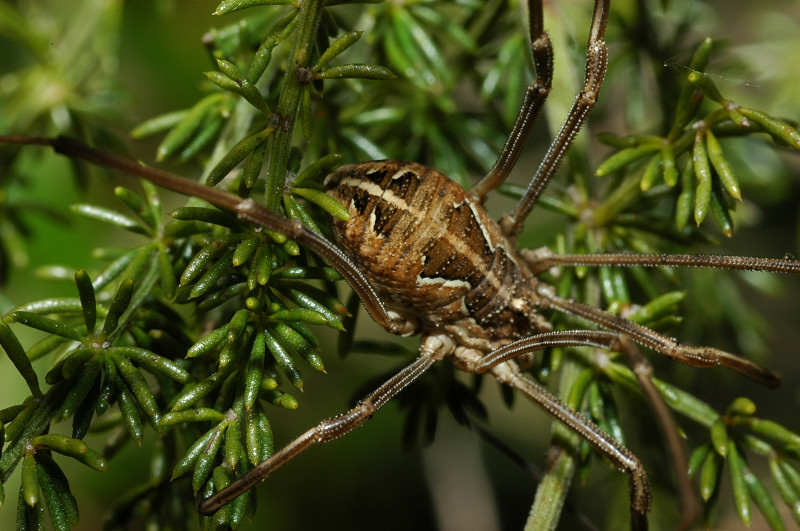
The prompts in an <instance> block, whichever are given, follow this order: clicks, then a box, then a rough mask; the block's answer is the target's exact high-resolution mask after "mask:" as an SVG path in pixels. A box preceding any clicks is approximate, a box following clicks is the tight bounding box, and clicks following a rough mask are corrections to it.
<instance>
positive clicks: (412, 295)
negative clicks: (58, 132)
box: [0, 0, 800, 529]
mask: <svg viewBox="0 0 800 531" xmlns="http://www.w3.org/2000/svg"><path fill="white" fill-rule="evenodd" d="M609 2H610V0H596V1H595V7H594V12H593V15H592V24H591V30H590V35H589V43H588V51H587V59H586V74H585V82H584V87H583V90H582V91H581V92H580V93H579V94H578V96H577V98H576V101H575V103H574V105H573V107H572V109H571V110H570V112H569V115H568V116H567V119H566V121H565V122H564V124H563V126H562V128H561V131H560V133H559V134H558V135H557V137H556V138H555V139H554V140H553V141H552V143H551V146H550V148H549V149H548V151H547V153H546V155H545V157H544V159H543V161H542V162H541V164H540V165H539V168H538V170H537V172H536V174H535V175H534V177H533V179H532V180H531V183H530V185H529V186H528V189H527V191H526V192H525V194H524V196H523V197H522V199H521V200H520V201H519V203H518V204H517V205H516V208H515V209H514V210H513V211H512V212H511V213H510V214H507V215H505V216H504V217H503V218H501V219H500V221H499V223H496V222H494V221H493V220H492V219H491V218H489V216H488V214H486V212H485V211H484V209H483V207H482V206H481V204H482V203H483V201H484V200H485V198H486V196H487V194H488V193H489V192H491V191H492V190H493V189H494V188H496V187H497V186H498V185H499V184H500V183H502V182H503V181H504V180H505V179H506V177H507V176H508V174H509V172H510V171H511V169H512V168H513V167H514V165H515V163H516V161H517V159H518V157H519V155H520V153H521V151H522V148H523V146H524V144H525V141H526V140H527V138H528V135H529V133H530V131H531V129H532V126H533V123H534V121H535V120H536V117H537V116H538V115H539V113H540V112H541V110H542V107H543V105H544V102H545V99H546V97H547V94H548V92H549V91H550V87H551V80H552V71H553V54H552V47H551V44H550V40H549V38H548V36H547V34H546V33H545V32H544V30H543V13H542V1H541V0H529V28H530V35H531V51H532V56H533V62H534V66H535V70H536V76H537V77H536V79H535V80H534V81H533V82H532V83H531V84H530V86H529V87H528V90H527V92H526V94H525V97H524V100H523V103H522V107H521V109H520V112H519V115H518V117H517V120H516V122H515V124H514V127H513V129H512V131H511V133H510V135H509V137H508V140H507V141H506V144H505V146H504V147H503V150H502V152H501V154H500V156H499V159H498V161H497V162H496V163H495V165H494V167H493V168H492V170H491V171H490V172H489V174H488V175H487V176H486V177H485V178H484V179H483V180H481V181H480V182H479V183H478V184H477V185H476V186H474V187H473V188H472V189H471V190H470V191H469V193H467V192H465V191H464V190H463V189H462V188H461V187H460V186H458V185H457V184H455V183H454V182H453V181H451V180H449V179H448V178H446V177H444V176H443V175H442V174H440V173H438V172H436V171H435V170H432V169H430V168H426V167H424V166H421V165H418V164H415V163H405V162H397V161H378V162H368V163H364V164H360V165H347V166H344V167H342V168H340V169H339V170H337V171H336V172H335V173H333V174H332V175H330V176H328V178H327V180H326V188H327V190H328V193H329V194H331V195H333V196H334V197H336V198H337V199H339V200H340V201H341V202H342V203H343V204H345V206H349V210H350V214H351V219H350V220H349V221H347V222H334V234H335V237H336V240H337V243H338V245H339V247H337V246H336V245H334V244H332V243H331V242H329V241H328V240H326V239H325V238H324V237H322V236H320V235H319V234H317V233H315V232H313V231H311V230H309V229H308V228H306V227H305V226H303V225H302V224H301V223H300V222H298V221H294V220H290V219H287V218H285V217H283V216H281V215H280V214H277V213H274V212H270V211H267V210H266V209H264V208H263V207H262V206H260V205H258V204H257V203H255V202H254V201H253V200H251V199H245V200H242V199H241V198H239V197H237V196H235V195H232V194H228V193H225V192H222V191H220V190H217V189H213V188H208V187H206V186H203V185H200V184H197V183H195V182H193V181H189V180H186V179H184V178H182V177H179V176H176V175H173V174H170V173H167V172H163V171H161V170H158V169H152V168H146V167H144V166H142V165H140V164H139V163H137V162H134V161H131V160H128V159H124V158H120V157H117V156H114V155H109V154H106V153H103V152H101V151H98V150H95V149H93V148H90V147H88V146H86V145H84V144H82V143H80V142H77V141H75V140H72V139H69V138H64V137H59V138H52V139H51V138H29V137H10V136H3V137H0V141H3V142H9V143H21V144H39V145H49V146H51V147H53V148H54V149H55V151H57V152H59V153H63V154H65V155H67V156H70V157H76V158H82V159H85V160H87V161H90V162H93V163H96V164H99V165H103V166H106V167H110V168H114V169H117V170H120V171H123V172H126V173H129V174H132V175H135V176H139V177H141V178H144V179H147V180H149V181H151V182H153V183H155V184H158V185H160V186H163V187H165V188H169V189H171V190H174V191H176V192H180V193H183V194H186V195H190V196H195V197H198V198H202V199H205V200H206V201H208V202H209V203H212V204H214V205H216V206H217V207H219V208H222V209H225V210H229V211H232V212H235V213H236V214H237V216H238V217H239V218H240V219H242V220H245V221H248V222H251V223H254V224H256V225H259V226H262V227H266V228H269V229H271V230H275V231H278V232H282V233H284V234H286V236H288V237H290V238H292V239H295V240H296V241H298V242H299V243H301V244H303V245H304V246H305V247H307V248H308V249H310V250H311V251H313V252H315V253H316V254H318V255H319V256H321V257H322V258H323V259H325V260H327V261H328V262H329V263H330V264H331V265H333V266H334V267H335V268H336V269H337V270H338V271H339V272H340V273H341V275H342V276H343V277H344V278H345V279H346V280H347V282H348V283H349V284H350V285H351V287H352V288H353V290H354V291H355V292H356V293H357V294H358V295H359V296H360V298H361V300H362V302H363V304H364V306H365V308H366V309H367V311H368V312H369V314H370V316H371V317H372V318H373V319H374V320H375V321H376V322H377V323H378V324H379V325H381V326H382V327H383V328H384V329H386V330H387V331H388V332H391V333H394V334H400V335H413V334H421V336H422V339H421V346H420V351H419V357H418V358H417V359H416V360H415V361H414V362H412V363H411V364H410V365H408V366H407V367H405V368H404V369H402V370H401V371H400V372H399V373H397V374H396V375H395V376H394V377H392V378H390V379H389V380H388V381H387V382H386V383H384V384H383V385H381V386H380V387H378V389H376V390H375V391H374V392H372V393H371V394H370V395H368V396H367V397H366V398H364V399H363V400H362V401H360V402H359V403H358V405H356V406H355V407H354V408H353V409H351V410H349V411H347V412H345V413H343V414H341V415H338V416H336V417H333V418H331V419H328V420H325V421H323V422H322V423H320V424H319V425H317V426H316V427H314V428H312V429H310V430H308V431H306V432H305V433H303V434H302V435H300V436H299V437H297V438H296V439H294V440H293V441H292V442H290V443H289V444H288V445H287V446H285V447H284V448H283V449H281V450H280V451H278V452H277V453H276V454H274V455H273V456H272V457H270V458H269V459H267V460H266V461H264V462H262V463H261V464H259V465H258V466H256V467H255V468H254V469H252V470H250V471H249V472H247V473H246V474H245V475H243V476H242V477H241V478H239V479H237V480H235V481H234V482H233V483H231V484H230V485H229V486H228V487H226V488H224V489H223V490H221V491H220V492H218V493H216V494H214V495H213V496H211V497H210V498H208V499H205V500H202V502H201V503H200V504H199V511H200V512H201V513H202V514H206V515H208V514H213V513H214V512H216V511H217V510H218V509H220V508H221V507H222V506H223V505H225V504H227V503H229V502H230V501H231V500H233V498H235V497H237V496H238V495H240V494H242V493H243V492H245V491H246V490H247V489H249V488H251V487H252V486H253V485H255V484H256V483H258V482H259V481H261V480H262V479H264V478H266V477H267V476H268V475H269V474H270V473H272V472H273V471H274V470H275V469H277V468H279V467H280V466H282V465H284V464H285V463H287V462H288V461H290V460H291V459H293V458H294V457H296V456H297V455H299V454H300V453H302V452H303V451H305V450H306V449H308V448H309V447H310V446H312V445H313V444H315V443H319V442H327V441H330V440H332V439H335V438H337V437H339V436H341V435H344V434H345V433H348V432H349V431H351V430H353V429H354V428H356V427H358V426H360V425H361V424H363V423H364V422H365V421H366V420H367V419H368V418H369V417H371V416H372V414H373V413H375V411H376V410H377V409H378V408H380V407H381V406H382V405H384V404H385V403H386V402H388V401H389V400H390V399H391V398H392V397H394V396H395V395H396V394H397V393H398V392H400V391H401V390H402V389H403V388H404V387H405V386H406V385H408V384H409V383H411V382H412V381H414V380H415V379H416V378H417V377H419V376H420V375H421V374H422V373H424V372H425V371H426V370H427V369H429V368H430V367H431V366H432V365H433V364H435V363H437V362H438V361H441V360H442V359H444V358H446V357H449V358H450V359H451V360H452V361H453V363H454V365H455V366H456V367H458V368H459V369H462V370H464V371H467V372H471V373H476V374H480V373H487V372H488V373H490V374H492V375H493V376H494V377H495V378H496V379H497V380H498V381H499V382H501V383H504V384H507V385H510V386H511V387H513V388H514V389H516V390H517V391H519V392H520V393H522V394H523V395H525V396H526V397H527V398H529V399H530V400H531V401H533V402H534V403H536V404H537V405H539V406H540V407H541V408H543V409H544V410H545V411H546V412H547V413H548V414H550V415H551V416H553V417H554V418H557V419H558V420H559V421H561V422H562V423H564V424H565V425H566V426H567V427H568V428H569V429H571V430H572V431H574V432H575V433H577V434H578V435H579V436H580V437H582V438H584V439H585V440H586V441H588V442H589V443H590V444H591V445H592V446H593V447H594V448H595V449H596V450H597V451H598V452H600V453H601V454H602V455H603V456H605V457H606V458H607V459H608V460H609V461H610V462H611V463H613V464H614V465H615V466H616V467H617V468H619V469H621V470H623V471H624V472H626V473H627V474H628V475H629V478H630V499H631V519H632V527H633V528H634V529H645V528H646V527H647V511H648V509H649V506H650V492H649V483H648V480H647V475H646V473H645V470H644V468H643V466H642V465H641V463H640V462H639V460H638V459H637V458H636V456H634V455H633V454H632V453H631V452H630V451H629V450H627V449H626V448H624V447H623V446H621V445H620V444H619V443H617V442H616V441H615V440H614V439H613V438H612V437H611V436H609V435H608V434H606V433H605V432H603V431H602V430H601V429H600V428H599V427H597V426H596V425H595V424H594V423H592V422H591V421H589V420H588V419H586V418H585V417H584V416H582V415H581V414H579V413H578V412H576V411H574V410H572V409H570V408H568V407H567V406H565V405H564V404H563V403H562V402H561V401H560V400H559V399H558V398H556V397H555V396H554V395H553V394H551V393H550V392H549V391H547V390H546V389H544V388H543V387H541V386H539V385H538V384H536V383H535V382H533V381H532V380H530V379H529V378H527V377H526V376H524V375H523V374H522V373H521V371H520V369H519V366H518V365H517V363H516V362H515V361H514V358H517V357H518V356H521V355H523V354H529V353H531V352H533V351H536V350H542V349H546V348H551V347H557V346H591V347H597V348H602V349H609V350H616V351H620V352H622V353H624V354H625V355H626V356H627V357H628V359H630V360H631V361H632V363H633V365H634V369H635V370H634V372H635V373H636V374H637V378H638V379H639V381H640V383H641V384H642V386H643V388H644V390H645V392H646V393H647V394H648V395H649V398H650V399H651V401H652V402H653V405H654V407H655V408H656V409H657V412H658V417H659V419H660V421H661V422H662V424H664V425H665V432H666V433H667V434H668V436H669V437H670V439H671V442H670V446H671V451H673V452H678V451H679V450H678V448H680V443H679V442H678V441H677V437H676V435H675V430H674V426H672V425H671V424H670V422H671V420H670V419H669V413H668V412H667V410H666V406H665V405H664V403H663V401H662V400H661V399H660V397H659V396H657V393H655V392H654V388H653V386H652V382H650V380H649V373H648V369H649V366H648V365H647V364H646V362H645V361H644V360H643V358H642V357H641V355H640V354H639V351H638V349H637V347H636V346H635V345H634V343H638V344H639V345H642V346H645V347H647V348H650V349H653V350H655V351H657V352H660V353H661V354H663V355H665V356H667V357H670V358H673V359H675V360H677V361H680V362H682V363H685V364H688V365H692V366H696V367H713V366H723V367H726V368H729V369H732V370H734V371H736V372H739V373H741V374H743V375H745V376H747V377H749V378H751V379H753V380H755V381H758V382H760V383H762V384H765V385H767V386H770V387H774V386H777V385H778V384H779V382H780V380H779V377H778V376H777V375H776V374H774V373H773V372H771V371H769V370H768V369H766V368H763V367H760V366H758V365H756V364H754V363H752V362H750V361H748V360H746V359H744V358H740V357H737V356H734V355H732V354H729V353H726V352H723V351H721V350H718V349H714V348H711V347H693V346H686V345H681V344H679V343H677V342H676V341H675V340H674V339H671V338H669V337H666V336H663V335H661V334H658V333H656V332H654V331H652V330H650V329H649V328H646V327H644V326H641V325H638V324H636V323H633V322H631V321H627V320H625V319H622V318H620V317H617V316H614V315H611V314H609V313H606V312H604V311H602V310H599V309H596V308H593V307H590V306H586V305H583V304H581V303H579V302H577V301H574V300H571V299H564V298H561V297H559V296H557V295H556V293H555V290H554V289H553V288H552V287H551V286H549V285H547V284H545V283H543V282H541V281H539V280H538V279H537V277H536V275H538V274H541V273H542V272H544V271H547V270H548V269H550V268H552V267H554V266H557V265H562V266H577V265H585V266H600V265H608V266H650V267H653V266H686V267H714V268H721V269H747V270H758V271H771V272H781V273H792V274H798V273H800V261H795V260H783V259H765V258H749V257H736V256H709V255H636V254H588V255H555V254H552V253H548V252H545V253H542V252H534V251H531V250H525V249H523V250H517V249H516V246H515V245H514V242H515V239H516V236H517V235H518V234H519V232H520V230H521V228H522V224H523V222H524V220H525V218H526V216H527V214H528V213H529V211H530V210H531V208H532V207H533V205H534V204H535V203H536V201H537V200H538V198H539V196H540V195H541V193H542V192H543V190H544V189H545V187H546V186H547V184H548V183H549V181H550V179H551V178H552V176H553V175H554V173H555V171H556V169H557V167H558V165H559V163H560V162H561V160H562V158H563V156H564V154H565V152H566V151H567V149H568V148H569V146H570V144H571V142H572V140H573V139H574V137H575V135H576V134H577V133H578V131H579V129H580V127H581V126H582V124H583V123H584V122H585V120H586V117H587V115H588V114H589V112H590V110H591V109H592V107H593V106H594V103H595V101H596V98H597V95H598V93H599V91H600V87H601V86H602V83H603V78H604V75H605V72H606V66H607V50H606V45H605V43H604V41H603V38H604V33H605V28H606V23H607V19H608V10H609ZM432 198H435V199H436V200H435V201H431V199H432ZM426 219H429V220H431V219H434V220H436V221H437V222H436V223H430V222H428V223H425V220H426ZM538 309H552V310H556V311H558V312H562V313H565V314H570V315H573V316H577V317H579V318H581V319H583V320H585V321H588V322H591V323H593V324H595V325H598V326H599V327H601V328H603V329H605V331H598V330H567V331H553V330H552V327H551V325H550V324H549V323H548V322H547V321H546V320H545V319H544V317H542V316H541V315H540V314H538V313H537V310H538ZM690 512H691V511H690ZM687 518H688V519H691V516H687ZM685 523H686V522H685V521H684V524H685Z"/></svg>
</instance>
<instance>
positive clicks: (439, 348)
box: [197, 336, 454, 515]
mask: <svg viewBox="0 0 800 531" xmlns="http://www.w3.org/2000/svg"><path fill="white" fill-rule="evenodd" d="M453 348H454V345H453V342H452V340H450V339H449V338H447V337H446V336H426V337H425V339H424V340H423V342H422V345H421V346H420V356H419V357H418V358H417V359H416V360H415V361H414V362H413V363H412V364H411V365H408V366H406V367H405V368H403V369H402V370H401V371H400V372H398V373H397V374H396V375H394V376H393V377H391V378H390V379H389V380H387V381H386V382H385V383H384V384H383V385H381V386H380V387H378V388H377V389H376V390H375V391H373V392H372V393H370V394H369V395H368V396H367V397H366V398H364V399H363V400H361V401H359V403H358V404H357V405H356V406H355V407H354V408H353V409H351V410H349V411H347V412H345V413H342V414H341V415H337V416H335V417H333V418H330V419H328V420H325V421H322V422H320V423H319V424H318V425H317V426H315V427H313V428H311V429H310V430H308V431H307V432H305V433H303V434H302V435H300V436H299V437H297V438H295V439H294V440H293V441H292V442H290V443H289V444H287V445H286V446H284V447H283V448H282V449H281V450H280V451H278V452H276V453H275V454H274V455H273V456H272V457H270V458H269V459H267V460H266V461H263V462H261V463H259V464H258V465H256V467H255V468H253V469H252V470H250V471H249V472H247V473H246V474H245V475H243V476H242V477H240V478H238V479H237V480H235V481H233V482H232V483H231V484H230V485H228V486H227V487H225V488H224V489H222V490H221V491H219V492H217V493H216V494H214V495H213V496H211V497H209V498H206V499H205V500H203V501H201V502H200V504H199V506H198V508H197V510H198V512H200V514H204V515H211V514H214V513H215V512H217V511H218V510H219V509H220V508H222V507H223V506H224V505H227V504H228V503H230V502H231V501H233V499H234V498H236V497H237V496H239V495H241V494H243V493H244V492H246V491H247V490H248V489H250V488H251V487H253V486H254V485H255V484H256V483H258V482H260V481H261V480H263V479H264V478H266V477H267V476H269V475H270V474H271V473H272V472H274V471H275V470H276V469H278V468H280V467H281V466H283V465H285V464H286V463H288V462H289V461H291V460H292V459H294V458H295V457H297V456H298V455H300V454H301V453H303V452H305V451H306V450H308V449H309V448H310V447H311V446H313V445H314V444H317V443H325V442H329V441H332V440H334V439H336V438H338V437H341V436H342V435H345V434H346V433H348V432H350V431H352V430H354V429H356V428H358V427H359V426H361V425H362V424H364V422H366V421H367V419H369V418H370V417H371V416H372V415H373V414H374V413H375V412H376V411H377V410H378V409H379V408H380V407H381V406H383V405H384V404H386V403H387V402H388V401H389V400H391V399H392V398H393V397H394V396H395V395H396V394H397V393H399V392H400V391H402V390H403V389H404V388H405V387H406V386H407V385H408V384H410V383H411V382H413V381H414V380H416V379H417V378H418V377H419V376H420V375H421V374H422V373H424V372H425V371H427V370H428V369H429V368H430V367H431V366H432V365H433V364H434V363H436V362H438V361H440V360H441V359H442V358H444V357H445V356H446V355H448V354H449V353H450V352H452V350H453Z"/></svg>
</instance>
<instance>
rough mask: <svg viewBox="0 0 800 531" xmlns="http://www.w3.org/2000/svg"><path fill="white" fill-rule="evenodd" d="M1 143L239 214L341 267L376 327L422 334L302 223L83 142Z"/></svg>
mask: <svg viewBox="0 0 800 531" xmlns="http://www.w3.org/2000/svg"><path fill="white" fill-rule="evenodd" d="M0 142H5V143H9V144H35V145H41V146H50V147H52V148H53V150H54V151H55V152H56V153H61V154H63V155H66V156H68V157H72V158H77V159H83V160H86V161H88V162H92V163H94V164H97V165H99V166H103V167H105V168H110V169H113V170H119V171H121V172H124V173H127V174H128V175H132V176H134V177H140V178H142V179H146V180H148V181H150V182H152V183H153V184H156V185H158V186H162V187H164V188H167V189H168V190H172V191H173V192H178V193H180V194H185V195H188V196H192V197H197V198H198V199H203V200H205V201H208V202H209V203H211V204H212V205H214V206H216V207H219V208H221V209H223V210H228V211H231V212H234V213H235V214H236V215H237V216H238V217H239V219H242V220H245V221H249V222H250V223H253V224H255V225H258V226H260V227H264V228H266V229H269V230H272V231H275V232H280V233H282V234H284V235H286V236H287V237H288V238H290V239H293V240H295V241H297V242H298V243H300V244H302V245H304V246H305V247H307V248H308V249H310V250H311V251H313V252H315V253H316V254H318V255H319V256H321V257H322V258H323V259H325V260H327V261H328V262H330V263H332V264H336V270H337V271H338V272H339V273H340V274H341V275H342V277H344V279H345V280H346V281H347V283H348V284H350V286H351V287H352V288H353V291H355V292H356V293H358V295H359V297H360V298H361V301H362V303H363V304H364V307H365V308H366V309H367V311H368V312H369V314H370V317H372V319H374V320H375V322H376V323H378V324H379V325H381V326H382V327H383V328H385V329H386V330H387V331H389V332H391V333H393V334H398V335H410V334H413V333H415V332H416V325H415V324H414V323H411V322H409V321H408V320H406V319H405V318H402V317H400V316H398V315H396V314H394V313H391V312H389V311H387V310H386V307H385V306H384V304H383V301H381V299H380V297H378V294H377V293H376V292H375V290H374V289H373V288H372V286H371V285H370V284H369V281H368V280H367V279H366V277H365V276H364V274H363V273H361V271H360V270H359V269H358V267H356V265H355V264H354V263H353V261H352V260H350V258H348V257H347V255H345V254H344V253H343V252H342V251H341V249H339V248H338V247H336V246H335V245H332V244H331V242H329V241H328V240H326V239H325V238H324V237H322V236H321V235H319V234H317V233H316V232H314V231H312V230H310V229H309V228H307V227H306V226H305V225H303V224H302V223H300V222H299V221H297V220H292V219H289V218H286V217H284V216H282V215H280V214H278V213H277V212H271V211H269V210H267V209H266V208H264V207H263V206H261V205H259V204H258V203H256V202H255V201H253V200H252V199H242V198H241V197H238V196H236V195H233V194H229V193H227V192H223V191H222V190H218V189H216V188H210V187H208V186H205V185H203V184H199V183H197V182H194V181H191V180H189V179H185V178H183V177H180V176H179V175H175V174H173V173H169V172H166V171H163V170H160V169H158V168H149V167H147V166H144V165H143V164H140V163H139V162H137V161H135V160H131V159H127V158H124V157H119V156H116V155H112V154H110V153H105V152H103V151H100V150H98V149H94V148H92V147H89V146H87V145H86V144H84V143H83V142H80V141H78V140H75V139H72V138H68V137H64V136H59V137H56V138H41V137H17V136H2V135H0Z"/></svg>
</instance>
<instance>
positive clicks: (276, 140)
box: [264, 0, 324, 212]
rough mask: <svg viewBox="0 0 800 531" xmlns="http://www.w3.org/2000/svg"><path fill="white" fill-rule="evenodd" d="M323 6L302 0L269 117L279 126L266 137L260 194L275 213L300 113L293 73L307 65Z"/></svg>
mask: <svg viewBox="0 0 800 531" xmlns="http://www.w3.org/2000/svg"><path fill="white" fill-rule="evenodd" d="M323 5H324V2H323V1H322V0H304V1H303V3H302V4H301V6H300V13H299V14H298V22H297V28H296V29H295V32H294V36H293V40H292V48H291V51H290V52H289V60H288V63H287V64H288V66H287V69H286V74H285V76H284V78H283V86H282V88H281V94H280V98H279V100H278V108H277V110H276V113H275V114H274V115H273V118H274V119H276V120H278V121H279V124H280V127H278V129H277V130H276V131H275V134H273V135H272V136H271V137H270V146H269V165H268V168H267V183H266V190H265V194H264V201H265V205H264V206H266V208H267V210H271V211H273V212H277V211H278V209H279V207H280V199H281V193H282V191H283V183H284V180H285V178H286V172H287V170H288V167H289V155H290V154H291V149H292V136H293V133H294V126H295V123H296V122H297V117H298V115H299V113H300V102H301V100H302V96H303V90H305V89H306V85H305V84H304V83H303V82H302V81H301V80H300V78H299V77H298V75H297V74H298V69H300V68H307V67H308V66H309V63H310V61H311V56H312V51H313V48H314V41H315V36H316V34H317V27H318V26H319V21H320V18H321V16H322V8H323Z"/></svg>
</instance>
